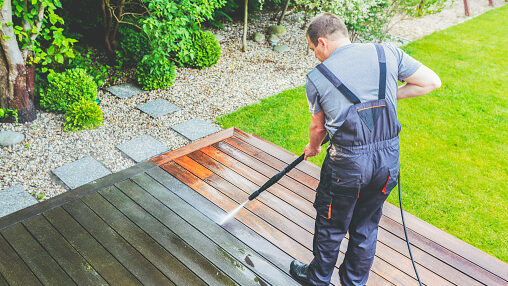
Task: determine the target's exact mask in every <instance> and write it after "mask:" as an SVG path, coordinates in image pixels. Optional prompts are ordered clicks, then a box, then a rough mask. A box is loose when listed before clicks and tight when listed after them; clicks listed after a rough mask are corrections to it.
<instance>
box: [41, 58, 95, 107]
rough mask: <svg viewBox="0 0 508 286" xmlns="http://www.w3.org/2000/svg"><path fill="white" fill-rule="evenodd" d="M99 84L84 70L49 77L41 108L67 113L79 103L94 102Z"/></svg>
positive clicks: (71, 70) (74, 70) (54, 74)
mask: <svg viewBox="0 0 508 286" xmlns="http://www.w3.org/2000/svg"><path fill="white" fill-rule="evenodd" d="M96 96H97V84H96V83H95V81H94V80H93V78H92V77H91V76H89V75H88V74H87V73H86V71H85V70H84V69H79V68H75V69H69V70H66V71H65V72H62V73H53V74H49V75H48V84H47V87H46V88H45V90H43V91H42V92H41V102H40V104H41V107H42V108H44V109H46V110H48V111H55V112H66V111H67V110H68V109H69V107H70V106H71V105H72V104H74V103H76V102H79V101H82V100H85V101H94V100H95V97H96Z"/></svg>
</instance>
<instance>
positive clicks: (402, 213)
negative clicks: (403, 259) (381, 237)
mask: <svg viewBox="0 0 508 286" xmlns="http://www.w3.org/2000/svg"><path fill="white" fill-rule="evenodd" d="M397 180H398V182H397V184H398V185H399V205H400V216H401V217H402V226H404V234H405V235H406V243H407V249H408V250H409V256H410V257H411V262H412V263H413V268H414V269H415V273H416V278H418V283H419V284H420V286H422V281H421V280H420V275H418V270H416V264H415V260H414V259H413V253H412V252H411V245H409V238H408V237H407V229H406V221H405V220H404V210H402V197H401V194H400V174H399V177H398V178H397Z"/></svg>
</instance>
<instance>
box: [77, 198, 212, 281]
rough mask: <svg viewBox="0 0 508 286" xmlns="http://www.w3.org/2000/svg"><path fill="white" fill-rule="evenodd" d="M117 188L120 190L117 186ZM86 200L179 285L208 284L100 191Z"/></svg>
mask: <svg viewBox="0 0 508 286" xmlns="http://www.w3.org/2000/svg"><path fill="white" fill-rule="evenodd" d="M110 190H111V189H110ZM113 190H114V191H116V192H118V190H116V189H113ZM82 201H83V202H84V203H85V204H86V205H87V206H88V207H89V208H90V209H91V210H92V211H94V212H95V213H96V214H97V215H98V216H100V217H101V219H102V220H103V221H104V222H105V223H106V224H108V225H109V227H111V228H112V229H113V230H115V231H116V232H117V233H118V234H119V235H121V236H122V237H123V238H124V239H125V240H126V241H127V242H128V243H129V244H130V245H131V246H132V247H134V248H135V249H136V250H137V251H138V252H139V253H141V255H143V256H144V257H145V258H146V259H147V260H148V261H150V262H151V264H152V265H153V266H155V267H156V268H157V269H158V270H159V271H160V272H162V273H163V274H164V275H165V276H166V277H167V278H168V279H170V280H171V281H172V282H173V283H175V284H176V285H202V286H204V285H206V284H205V283H204V282H203V280H201V279H200V278H199V277H198V276H196V275H195V274H194V273H193V272H192V271H191V270H189V269H188V268H187V267H185V265H183V264H182V263H181V262H180V261H179V260H178V259H176V258H175V257H174V256H173V255H172V254H171V253H169V252H168V251H167V250H166V249H164V248H163V247H162V246H161V245H160V244H158V243H157V242H156V241H155V240H154V239H153V238H152V237H150V236H149V235H148V234H147V233H145V232H144V231H143V230H141V229H140V228H139V227H138V226H137V225H136V224H134V223H133V222H132V221H131V220H129V219H128V218H127V217H126V216H125V215H123V214H122V213H121V212H120V211H119V210H118V209H116V208H115V207H114V206H112V205H111V204H110V203H109V202H108V201H107V200H105V199H104V198H103V197H102V196H101V195H100V194H99V193H95V194H92V195H89V196H87V197H85V198H83V199H82Z"/></svg>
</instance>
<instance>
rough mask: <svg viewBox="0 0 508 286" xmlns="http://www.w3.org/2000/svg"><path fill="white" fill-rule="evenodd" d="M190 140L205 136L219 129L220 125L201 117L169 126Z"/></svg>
mask: <svg viewBox="0 0 508 286" xmlns="http://www.w3.org/2000/svg"><path fill="white" fill-rule="evenodd" d="M171 128H172V129H173V130H175V131H176V132H178V133H180V134H182V135H183V136H185V137H186V138H187V139H189V140H191V141H195V140H198V139H199V138H203V137H206V136H208V135H210V134H213V133H215V132H217V131H219V130H220V127H219V126H217V125H215V124H212V123H210V122H208V121H205V120H203V119H201V118H194V119H191V120H188V121H185V122H183V123H180V124H177V125H175V126H173V127H171Z"/></svg>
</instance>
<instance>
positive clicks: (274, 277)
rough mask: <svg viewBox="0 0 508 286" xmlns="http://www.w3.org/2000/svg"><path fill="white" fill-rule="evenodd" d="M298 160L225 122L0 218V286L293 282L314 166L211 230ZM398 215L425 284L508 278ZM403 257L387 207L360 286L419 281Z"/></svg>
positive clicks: (309, 227)
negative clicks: (221, 126)
mask: <svg viewBox="0 0 508 286" xmlns="http://www.w3.org/2000/svg"><path fill="white" fill-rule="evenodd" d="M295 158H296V156H295V155H294V154H291V153H290V152H288V151H286V150H284V149H282V148H280V147H278V146H276V145H274V144H272V143H270V142H267V141H265V140H263V139H261V138H259V137H256V136H255V135H248V134H245V133H244V132H242V131H240V130H237V129H228V130H224V131H221V132H219V133H217V134H215V135H212V136H209V137H207V138H205V139H202V140H199V141H197V142H194V143H191V144H189V145H187V146H185V147H183V148H180V149H178V150H174V151H171V152H169V153H167V154H164V155H162V156H159V157H156V158H154V159H153V160H151V161H149V162H144V163H140V164H137V165H135V166H134V167H131V168H129V169H126V170H124V171H122V172H119V173H115V174H112V175H110V176H107V177H105V178H102V179H100V180H97V181H95V182H93V183H90V184H87V185H85V186H82V187H80V188H78V189H76V190H73V191H69V192H67V193H65V194H62V195H60V196H57V197H55V198H52V199H50V200H47V201H45V202H42V203H39V204H37V205H34V206H32V207H29V208H26V209H23V210H21V211H18V212H16V213H14V214H11V215H9V216H6V217H3V218H0V286H2V285H40V284H44V285H72V284H80V285H99V284H100V285H107V284H113V285H139V284H149V285H236V284H239V285H277V286H278V285H282V286H286V285H299V284H298V283H296V282H295V281H294V280H293V279H292V278H291V277H290V276H289V273H288V272H289V263H290V262H291V260H292V259H294V258H298V259H300V260H302V261H305V262H309V261H310V260H311V259H312V257H313V256H312V235H313V232H314V216H315V210H314V208H313V207H312V201H313V200H314V195H315V192H314V190H315V188H316V186H317V184H318V180H319V168H318V167H316V166H315V165H313V164H311V163H309V162H303V163H302V164H300V165H299V166H298V167H297V168H296V169H294V170H293V171H291V172H290V173H289V175H288V176H286V177H284V178H283V179H282V180H281V181H280V182H279V183H278V184H276V185H274V186H273V187H271V188H270V189H269V190H268V191H266V192H264V193H263V194H261V195H260V196H259V197H258V200H255V201H252V202H249V203H248V204H247V205H246V207H245V209H243V210H242V211H240V212H239V213H238V215H237V216H236V219H235V220H232V221H230V222H228V223H226V224H225V225H223V226H220V225H218V222H219V221H220V220H221V219H222V218H223V217H224V215H225V213H226V212H227V211H230V210H232V209H234V208H235V207H237V206H238V205H239V204H240V203H242V202H244V201H245V200H247V197H248V195H249V194H250V193H251V192H253V191H254V190H256V189H257V188H258V187H259V186H260V185H262V184H263V183H264V182H265V181H266V180H268V178H269V177H271V176H272V175H274V174H275V173H277V171H278V170H280V169H282V168H283V167H284V166H286V165H287V164H288V163H290V162H291V161H292V160H294V159H295ZM406 215H407V216H406V220H407V224H408V227H409V229H408V231H409V236H410V241H411V244H412V247H413V254H414V257H415V260H416V262H417V265H418V269H419V273H420V276H421V278H422V282H423V283H424V284H425V285H508V266H507V264H505V263H503V262H501V261H500V260H498V259H496V258H494V257H492V256H490V255H487V254H485V253H484V252H482V251H480V250H478V249H476V248H474V247H472V246H470V245H469V244H466V243H464V242H462V241H461V240H459V239H457V238H455V237H453V236H451V235H449V234H446V233H444V232H443V231H441V230H439V229H437V228H435V227H433V226H431V225H429V224H427V223H425V222H424V221H422V220H419V219H418V218H416V217H414V216H411V215H409V214H406ZM347 243H348V240H347V238H346V239H345V240H344V241H343V243H342V245H341V255H340V256H339V262H338V265H339V264H340V262H341V261H342V259H343V255H344V251H345V250H346V248H347ZM408 257H409V255H408V252H407V248H406V244H405V240H404V232H403V229H402V225H401V221H400V213H399V210H398V208H396V207H394V206H393V205H390V204H388V203H386V204H385V207H384V215H383V217H382V219H381V223H380V228H379V242H378V247H377V252H376V258H375V260H374V265H373V266H372V270H371V274H370V278H369V282H368V285H417V281H416V279H415V275H414V272H413V268H412V265H411V261H410V259H409V258H408ZM338 280H339V279H338V273H337V269H336V271H335V273H334V276H333V278H332V283H334V285H337V283H338Z"/></svg>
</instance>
